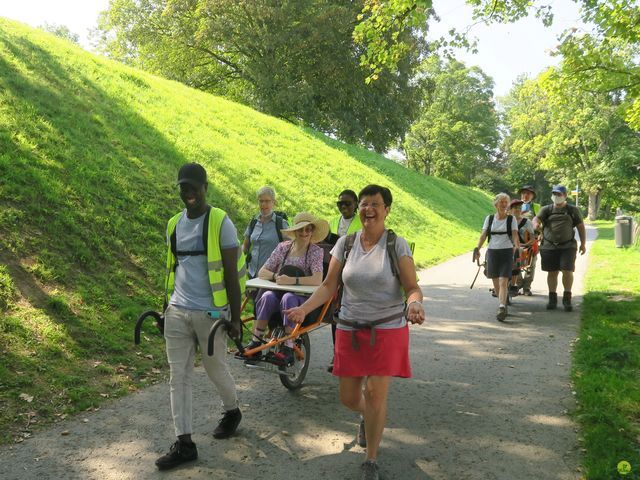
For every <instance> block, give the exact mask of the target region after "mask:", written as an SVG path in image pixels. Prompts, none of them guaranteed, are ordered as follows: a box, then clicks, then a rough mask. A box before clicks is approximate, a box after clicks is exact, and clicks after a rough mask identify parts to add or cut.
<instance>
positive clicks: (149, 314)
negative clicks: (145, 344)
mask: <svg viewBox="0 0 640 480" xmlns="http://www.w3.org/2000/svg"><path fill="white" fill-rule="evenodd" d="M147 317H153V318H155V319H156V323H157V324H158V328H160V331H161V332H162V331H163V330H164V315H162V314H161V313H158V312H156V311H154V310H148V311H146V312H144V313H143V314H142V315H140V317H138V321H137V322H136V329H135V335H134V341H135V343H136V345H140V330H141V329H142V322H144V320H145V318H147Z"/></svg>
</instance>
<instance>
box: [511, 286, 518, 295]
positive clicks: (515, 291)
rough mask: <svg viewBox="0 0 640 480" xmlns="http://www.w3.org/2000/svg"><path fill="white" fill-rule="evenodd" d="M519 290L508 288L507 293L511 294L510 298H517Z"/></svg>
mask: <svg viewBox="0 0 640 480" xmlns="http://www.w3.org/2000/svg"><path fill="white" fill-rule="evenodd" d="M519 290H520V288H518V287H514V286H512V287H509V291H510V292H511V296H512V297H517V296H518V291H519Z"/></svg>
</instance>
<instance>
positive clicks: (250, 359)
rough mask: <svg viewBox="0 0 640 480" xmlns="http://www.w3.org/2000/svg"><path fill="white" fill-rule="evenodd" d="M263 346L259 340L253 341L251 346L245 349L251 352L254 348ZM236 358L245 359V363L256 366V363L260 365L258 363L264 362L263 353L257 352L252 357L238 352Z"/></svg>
mask: <svg viewBox="0 0 640 480" xmlns="http://www.w3.org/2000/svg"><path fill="white" fill-rule="evenodd" d="M261 345H262V342H260V341H259V340H252V341H251V342H250V343H249V345H247V346H246V347H245V348H244V349H245V350H251V349H253V348H256V347H259V346H261ZM235 357H236V358H245V359H246V360H245V361H244V363H246V364H248V365H255V364H256V363H258V361H260V360H262V352H256V353H254V354H253V355H251V356H247V355H245V354H243V353H240V352H236V355H235Z"/></svg>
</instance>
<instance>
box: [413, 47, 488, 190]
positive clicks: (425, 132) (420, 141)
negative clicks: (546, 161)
mask: <svg viewBox="0 0 640 480" xmlns="http://www.w3.org/2000/svg"><path fill="white" fill-rule="evenodd" d="M418 79H419V82H420V84H421V85H423V92H424V98H423V106H422V109H421V112H420V116H419V118H418V120H417V121H416V122H415V123H414V124H413V125H412V126H411V128H410V130H409V133H408V134H407V138H406V140H405V142H404V148H405V151H406V153H407V158H408V165H409V167H410V168H413V169H415V170H418V171H421V172H423V173H424V174H426V175H434V176H438V177H443V178H447V179H449V180H451V181H453V182H456V183H460V184H464V185H470V184H471V183H472V180H473V178H474V177H475V176H476V174H477V173H479V172H480V171H481V170H482V169H483V168H485V167H486V166H488V165H489V164H490V162H491V159H492V156H493V155H494V153H495V149H496V147H497V144H498V117H497V114H496V111H495V105H494V102H493V80H492V79H491V78H490V77H488V76H487V75H486V74H484V72H482V70H480V69H479V68H478V67H470V68H468V67H465V65H464V64H462V63H460V62H458V61H456V60H448V61H447V62H443V61H442V60H441V59H440V58H439V57H437V56H432V57H430V58H428V59H427V60H426V61H425V62H424V63H423V65H422V66H421V68H420V72H419V74H418Z"/></svg>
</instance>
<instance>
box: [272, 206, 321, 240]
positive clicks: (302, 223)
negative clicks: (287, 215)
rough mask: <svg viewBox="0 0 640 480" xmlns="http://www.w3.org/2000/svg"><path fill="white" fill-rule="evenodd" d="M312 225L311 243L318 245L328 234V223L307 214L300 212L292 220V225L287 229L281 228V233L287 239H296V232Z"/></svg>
mask: <svg viewBox="0 0 640 480" xmlns="http://www.w3.org/2000/svg"><path fill="white" fill-rule="evenodd" d="M307 225H313V226H314V227H315V228H314V229H313V233H312V234H311V243H318V242H321V241H322V240H324V239H325V238H326V237H327V235H328V234H329V222H327V221H326V220H322V219H321V218H316V217H314V216H313V215H311V214H310V213H309V212H300V213H299V214H297V215H296V216H295V217H294V218H293V225H292V226H290V227H289V228H283V229H282V230H281V232H282V233H283V234H284V235H286V236H287V237H289V238H295V237H296V230H300V229H301V228H304V227H306V226H307Z"/></svg>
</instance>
